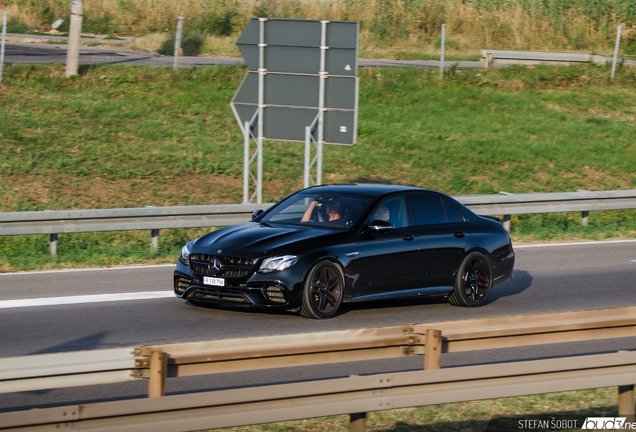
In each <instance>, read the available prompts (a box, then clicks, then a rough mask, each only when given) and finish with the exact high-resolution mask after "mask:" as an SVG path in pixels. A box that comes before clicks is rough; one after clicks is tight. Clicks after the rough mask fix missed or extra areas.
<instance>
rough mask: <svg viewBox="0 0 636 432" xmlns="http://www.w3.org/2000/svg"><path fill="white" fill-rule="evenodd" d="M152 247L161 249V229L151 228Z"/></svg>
mask: <svg viewBox="0 0 636 432" xmlns="http://www.w3.org/2000/svg"><path fill="white" fill-rule="evenodd" d="M150 247H151V248H153V249H159V230H158V229H153V230H150Z"/></svg>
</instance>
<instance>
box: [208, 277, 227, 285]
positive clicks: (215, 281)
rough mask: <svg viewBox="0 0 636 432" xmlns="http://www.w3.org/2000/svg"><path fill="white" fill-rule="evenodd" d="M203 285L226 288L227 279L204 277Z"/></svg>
mask: <svg viewBox="0 0 636 432" xmlns="http://www.w3.org/2000/svg"><path fill="white" fill-rule="evenodd" d="M203 283H204V284H205V285H214V286H225V279H223V278H213V277H207V276H203Z"/></svg>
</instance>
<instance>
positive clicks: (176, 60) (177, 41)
mask: <svg viewBox="0 0 636 432" xmlns="http://www.w3.org/2000/svg"><path fill="white" fill-rule="evenodd" d="M182 32H183V17H182V16H180V17H179V21H178V23H177V36H176V38H175V40H174V63H173V64H172V72H175V73H176V72H177V70H178V69H179V50H180V49H181V33H182Z"/></svg>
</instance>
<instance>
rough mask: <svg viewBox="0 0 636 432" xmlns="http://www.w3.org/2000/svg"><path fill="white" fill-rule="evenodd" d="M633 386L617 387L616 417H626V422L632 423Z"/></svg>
mask: <svg viewBox="0 0 636 432" xmlns="http://www.w3.org/2000/svg"><path fill="white" fill-rule="evenodd" d="M634 414H635V412H634V386H633V385H624V386H618V415H619V416H620V417H628V422H630V423H632V422H633V421H634Z"/></svg>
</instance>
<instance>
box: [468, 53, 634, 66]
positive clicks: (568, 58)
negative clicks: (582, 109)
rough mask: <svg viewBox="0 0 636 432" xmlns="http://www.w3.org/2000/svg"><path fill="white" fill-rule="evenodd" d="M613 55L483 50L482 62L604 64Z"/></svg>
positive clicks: (632, 61) (625, 63)
mask: <svg viewBox="0 0 636 432" xmlns="http://www.w3.org/2000/svg"><path fill="white" fill-rule="evenodd" d="M612 60H613V58H612V57H608V56H604V55H598V54H578V53H555V52H534V51H506V50H490V49H485V50H481V62H482V63H484V65H485V67H486V69H488V68H489V67H491V66H508V65H513V64H517V65H526V66H531V65H538V64H553V65H554V64H561V65H570V64H573V63H595V64H597V65H604V64H607V63H611V62H612ZM618 61H619V62H620V63H619V64H621V65H627V66H636V61H634V60H626V59H618Z"/></svg>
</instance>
